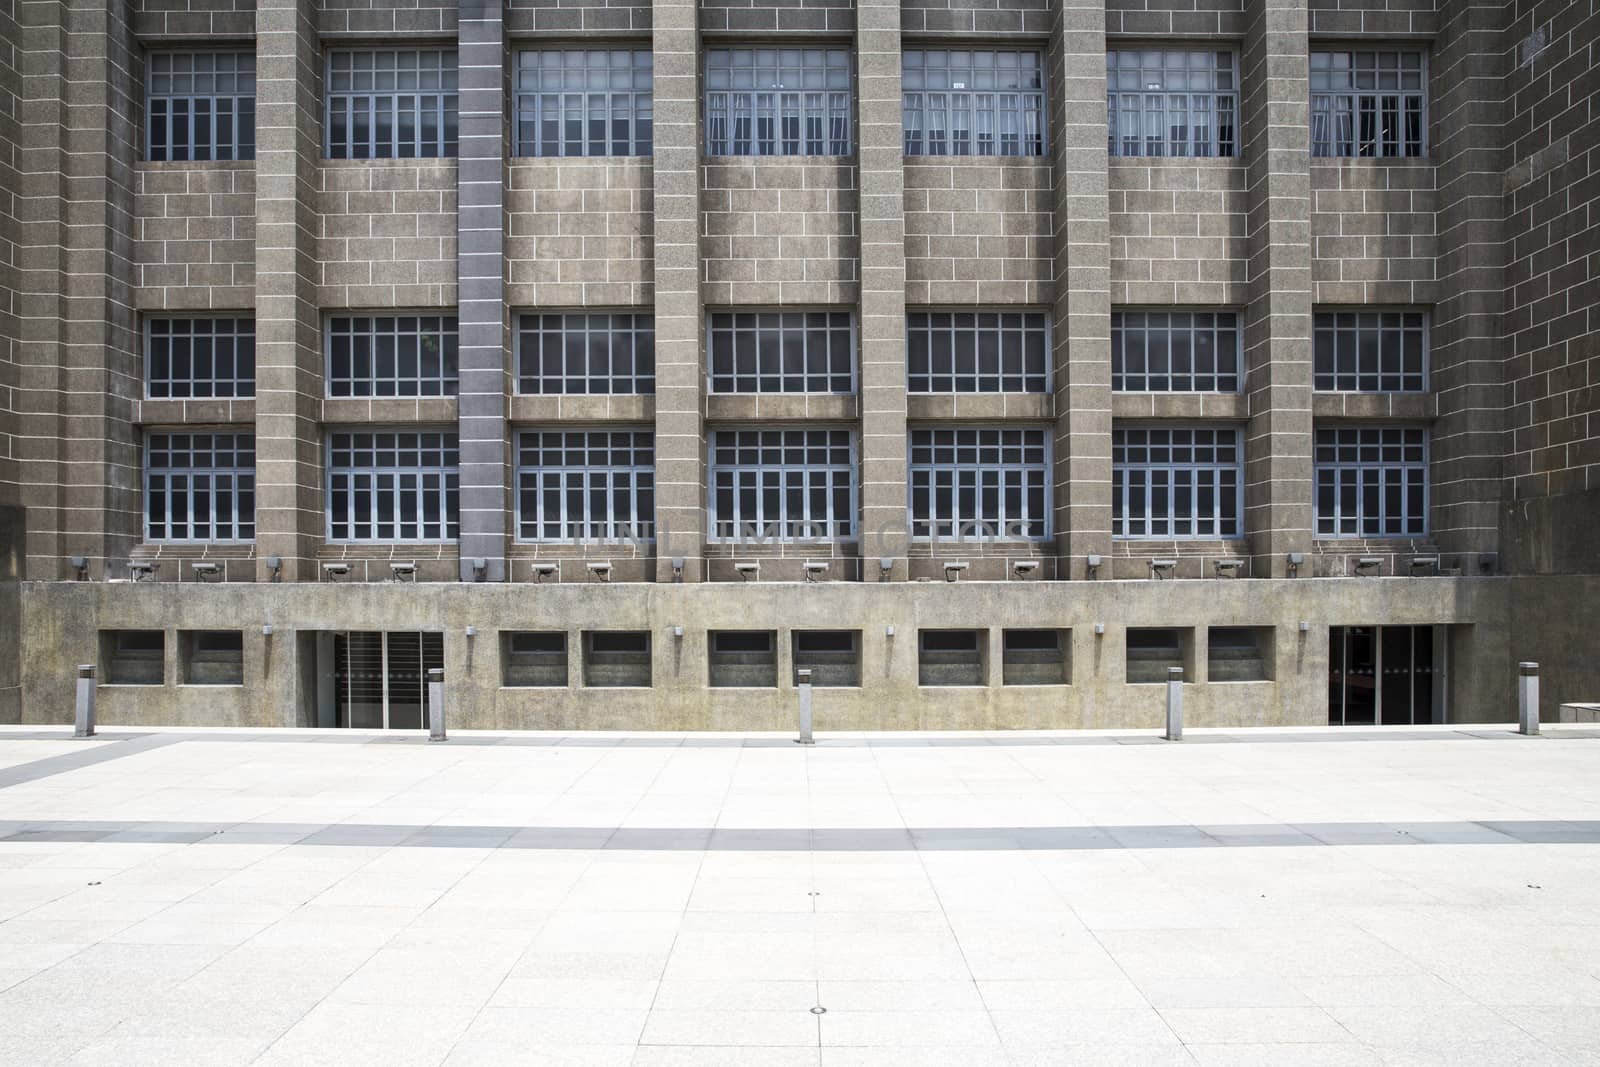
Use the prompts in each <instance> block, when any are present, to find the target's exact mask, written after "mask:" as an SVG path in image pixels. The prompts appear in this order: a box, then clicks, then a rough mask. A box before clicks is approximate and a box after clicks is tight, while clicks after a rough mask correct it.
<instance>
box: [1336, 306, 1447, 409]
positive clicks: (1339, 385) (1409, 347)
mask: <svg viewBox="0 0 1600 1067" xmlns="http://www.w3.org/2000/svg"><path fill="white" fill-rule="evenodd" d="M1425 331H1426V322H1425V320H1424V319H1423V315H1422V312H1420V311H1319V312H1317V317H1316V334H1315V360H1316V365H1315V384H1316V388H1318V389H1322V390H1328V391H1338V392H1349V393H1420V392H1422V390H1423V389H1424V388H1426V385H1427V335H1426V332H1425Z"/></svg>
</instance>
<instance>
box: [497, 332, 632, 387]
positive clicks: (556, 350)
mask: <svg viewBox="0 0 1600 1067" xmlns="http://www.w3.org/2000/svg"><path fill="white" fill-rule="evenodd" d="M517 391H518V392H521V393H529V394H569V395H573V394H575V395H616V394H621V393H632V394H643V395H650V394H652V393H654V392H655V391H656V327H655V318H654V317H653V316H651V315H631V314H617V315H523V316H522V318H521V320H520V321H519V323H518V329H517Z"/></svg>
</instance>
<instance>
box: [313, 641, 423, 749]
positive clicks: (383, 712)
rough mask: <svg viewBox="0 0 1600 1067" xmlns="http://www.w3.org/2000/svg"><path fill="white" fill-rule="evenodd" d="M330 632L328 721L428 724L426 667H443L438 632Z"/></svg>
mask: <svg viewBox="0 0 1600 1067" xmlns="http://www.w3.org/2000/svg"><path fill="white" fill-rule="evenodd" d="M332 636H333V641H332V649H331V652H332V657H333V671H332V683H333V685H332V689H333V692H332V693H331V694H330V695H331V697H332V701H331V703H332V711H333V714H332V716H331V718H332V721H331V722H328V723H327V724H328V725H331V726H337V727H353V728H356V729H366V730H425V729H427V728H428V671H430V670H433V669H435V668H440V669H442V668H443V667H444V635H443V634H442V633H437V632H433V633H430V632H425V631H422V632H419V631H405V630H397V631H390V632H382V631H376V630H350V631H340V632H338V633H335V634H333V635H332ZM323 721H324V722H326V721H327V720H326V718H325V719H324V720H323Z"/></svg>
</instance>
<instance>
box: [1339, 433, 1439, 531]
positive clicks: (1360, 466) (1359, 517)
mask: <svg viewBox="0 0 1600 1067" xmlns="http://www.w3.org/2000/svg"><path fill="white" fill-rule="evenodd" d="M1352 430H1353V431H1357V432H1360V431H1363V430H1375V431H1378V432H1380V433H1385V434H1388V433H1401V434H1404V433H1418V434H1421V436H1422V459H1421V460H1420V461H1418V462H1408V461H1402V462H1399V463H1383V462H1380V463H1378V464H1376V465H1372V464H1365V463H1362V462H1361V461H1360V460H1359V459H1357V460H1354V461H1349V462H1347V461H1345V460H1342V459H1337V458H1336V459H1335V460H1334V461H1333V462H1331V463H1327V462H1323V461H1322V459H1321V458H1319V456H1318V453H1319V451H1320V450H1321V442H1320V440H1319V439H1320V438H1321V437H1322V435H1323V434H1328V433H1333V434H1337V433H1341V432H1344V431H1352ZM1334 447H1335V448H1336V449H1337V448H1341V447H1344V446H1343V445H1342V444H1340V443H1337V442H1336V443H1335V445H1334ZM1356 447H1358V448H1359V447H1360V444H1359V442H1358V443H1357V444H1356ZM1379 447H1387V446H1386V445H1385V444H1384V443H1383V442H1381V441H1380V444H1379ZM1402 447H1406V446H1404V445H1403V444H1402ZM1343 471H1354V472H1357V473H1360V472H1364V471H1368V472H1377V473H1378V474H1379V475H1380V476H1381V475H1382V474H1384V473H1385V472H1390V471H1400V472H1406V471H1421V472H1422V515H1421V529H1419V530H1407V531H1402V532H1400V533H1388V532H1380V533H1367V532H1365V531H1364V530H1361V529H1360V527H1361V526H1362V525H1363V520H1364V518H1365V513H1364V512H1363V511H1362V509H1361V506H1360V501H1361V493H1360V490H1361V489H1362V488H1363V486H1362V485H1361V484H1360V483H1359V482H1358V483H1357V486H1356V489H1357V496H1356V514H1355V516H1354V520H1355V524H1356V526H1357V529H1356V530H1355V531H1354V532H1352V533H1343V532H1340V531H1339V526H1340V525H1342V522H1343V519H1344V518H1345V515H1344V511H1343V509H1342V508H1341V507H1340V506H1339V498H1340V490H1341V489H1342V488H1343V486H1342V485H1341V484H1340V482H1339V481H1338V479H1337V475H1338V474H1339V473H1340V472H1343ZM1324 472H1331V473H1333V474H1334V475H1335V481H1334V485H1333V491H1334V512H1333V515H1332V516H1330V519H1331V521H1332V524H1333V527H1334V530H1333V532H1331V533H1330V532H1326V531H1324V530H1323V529H1322V520H1323V515H1322V510H1321V505H1320V502H1319V498H1320V497H1321V495H1322V492H1321V491H1322V476H1323V474H1324ZM1378 488H1379V508H1378V512H1379V516H1380V525H1382V519H1383V517H1385V516H1386V515H1387V510H1386V508H1385V507H1384V501H1383V492H1382V491H1383V488H1384V486H1383V482H1382V481H1381V479H1380V481H1379V485H1378ZM1406 510H1407V509H1405V508H1404V506H1403V500H1402V512H1405V511H1406ZM1432 519H1433V434H1432V432H1431V431H1430V429H1429V427H1428V426H1426V425H1423V424H1420V423H1413V422H1405V423H1392V424H1386V423H1372V422H1353V423H1338V424H1336V425H1333V426H1319V427H1316V428H1315V429H1314V431H1313V432H1312V438H1311V529H1312V536H1313V537H1315V538H1316V539H1317V540H1319V541H1322V540H1327V541H1390V540H1411V539H1413V538H1418V537H1428V536H1429V535H1430V534H1431V533H1432V530H1433V521H1432Z"/></svg>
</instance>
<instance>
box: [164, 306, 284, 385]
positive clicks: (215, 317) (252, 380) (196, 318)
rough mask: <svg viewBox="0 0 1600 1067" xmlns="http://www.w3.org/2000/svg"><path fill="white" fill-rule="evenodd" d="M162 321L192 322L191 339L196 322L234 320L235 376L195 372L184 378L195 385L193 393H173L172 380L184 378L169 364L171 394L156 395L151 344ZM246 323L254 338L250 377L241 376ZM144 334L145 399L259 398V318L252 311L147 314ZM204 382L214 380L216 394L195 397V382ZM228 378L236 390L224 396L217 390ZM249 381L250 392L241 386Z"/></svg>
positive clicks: (168, 380)
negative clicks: (241, 343)
mask: <svg viewBox="0 0 1600 1067" xmlns="http://www.w3.org/2000/svg"><path fill="white" fill-rule="evenodd" d="M158 322H166V323H179V322H184V323H189V324H190V337H191V339H192V338H193V324H194V323H197V322H231V323H233V324H234V327H233V333H232V334H231V335H229V336H231V337H232V339H233V341H234V345H235V348H234V374H233V377H232V378H227V379H224V378H219V377H216V376H215V375H213V376H212V377H211V378H209V379H205V378H197V377H195V376H194V375H193V374H191V375H190V376H189V377H188V378H187V379H182V380H186V381H188V382H189V384H190V388H191V395H190V396H173V395H172V394H171V392H170V385H171V384H172V383H175V382H178V381H180V379H178V378H174V377H173V376H172V375H171V374H170V363H169V374H168V375H167V377H166V378H165V379H164V380H165V381H166V382H167V383H168V384H169V392H168V395H166V396H158V395H157V394H156V392H155V390H154V389H153V388H152V386H153V385H154V383H155V379H154V378H152V377H151V374H150V366H151V360H150V350H151V345H152V343H153V341H154V338H155V330H154V326H155V324H156V323H158ZM244 325H247V326H248V327H249V330H250V332H249V337H250V368H251V375H250V377H249V378H241V377H239V373H238V372H239V363H238V359H239V353H238V347H237V346H238V342H239V339H240V338H241V337H242V336H244V335H243V333H242V332H241V330H240V327H241V326H244ZM140 334H141V335H142V337H143V342H142V343H143V349H142V351H141V358H142V360H143V364H144V366H143V368H142V370H143V378H144V398H145V399H146V400H252V399H254V398H255V395H256V376H255V373H254V371H255V362H256V354H255V347H256V346H255V341H256V320H255V317H254V315H253V314H251V313H248V312H242V313H239V314H231V315H230V314H227V313H225V312H224V313H215V314H213V313H207V314H203V315H167V314H160V315H146V316H144V320H143V321H142V322H141V323H140ZM169 336H170V334H169ZM211 336H212V337H213V338H215V337H216V334H215V333H213V334H212V335H211ZM215 366H216V364H215V357H214V356H213V363H212V367H213V369H215ZM191 367H192V364H191ZM201 381H210V382H211V383H212V395H211V396H194V395H192V393H193V386H194V385H195V383H197V382H201ZM224 381H227V382H231V383H232V385H233V392H232V393H229V394H226V395H224V394H222V393H219V392H217V391H216V388H217V386H218V385H219V384H220V383H222V382H224ZM247 382H248V383H249V386H250V388H249V391H248V392H242V391H240V388H239V387H240V386H241V385H243V384H245V383H247Z"/></svg>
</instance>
